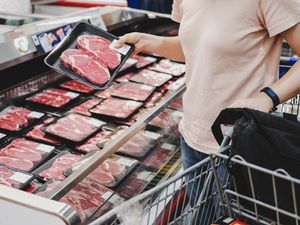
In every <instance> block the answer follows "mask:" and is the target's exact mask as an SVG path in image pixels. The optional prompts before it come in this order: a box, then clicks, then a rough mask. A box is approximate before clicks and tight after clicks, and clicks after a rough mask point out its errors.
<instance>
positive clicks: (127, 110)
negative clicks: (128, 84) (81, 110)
mask: <svg viewBox="0 0 300 225" xmlns="http://www.w3.org/2000/svg"><path fill="white" fill-rule="evenodd" d="M142 105H143V104H142V103H141V102H136V101H132V100H124V99H118V98H108V99H106V100H104V101H103V102H101V103H100V104H99V105H97V106H96V107H95V108H93V109H91V110H90V112H92V113H95V114H100V115H105V116H111V117H116V118H121V119H126V118H128V117H129V116H131V115H132V114H133V113H134V112H135V111H136V110H138V109H139V108H140V107H141V106H142Z"/></svg>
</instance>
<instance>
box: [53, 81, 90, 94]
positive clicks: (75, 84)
mask: <svg viewBox="0 0 300 225" xmlns="http://www.w3.org/2000/svg"><path fill="white" fill-rule="evenodd" d="M59 86H60V87H62V88H66V89H69V90H71V91H77V92H81V93H90V92H92V91H94V90H95V89H94V88H92V87H90V86H88V85H86V84H83V83H80V82H79V81H77V80H69V81H67V82H64V83H62V84H60V85H59Z"/></svg>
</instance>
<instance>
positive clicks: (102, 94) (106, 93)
mask: <svg viewBox="0 0 300 225" xmlns="http://www.w3.org/2000/svg"><path fill="white" fill-rule="evenodd" d="M117 86H118V84H117V83H111V84H110V86H109V87H108V88H107V89H105V90H103V91H99V92H97V93H96V94H95V96H97V97H99V98H102V99H107V98H109V97H111V93H112V92H113V90H114V89H115V88H116V87H117Z"/></svg>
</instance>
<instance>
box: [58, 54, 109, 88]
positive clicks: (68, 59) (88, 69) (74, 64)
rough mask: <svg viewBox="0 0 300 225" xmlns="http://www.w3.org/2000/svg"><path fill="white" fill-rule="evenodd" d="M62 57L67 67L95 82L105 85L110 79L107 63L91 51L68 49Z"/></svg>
mask: <svg viewBox="0 0 300 225" xmlns="http://www.w3.org/2000/svg"><path fill="white" fill-rule="evenodd" d="M60 59H61V61H62V63H63V65H64V66H65V67H67V68H68V69H70V70H72V71H73V72H75V73H76V74H78V75H79V76H81V77H83V78H84V79H86V80H88V81H90V82H91V83H93V84H97V85H103V84H105V83H107V81H109V79H110V73H109V70H108V68H107V65H106V64H105V63H103V62H102V61H99V60H98V59H96V58H95V57H93V56H92V55H91V54H90V52H87V51H83V50H78V49H67V50H65V51H64V52H63V53H62V54H61V56H60Z"/></svg>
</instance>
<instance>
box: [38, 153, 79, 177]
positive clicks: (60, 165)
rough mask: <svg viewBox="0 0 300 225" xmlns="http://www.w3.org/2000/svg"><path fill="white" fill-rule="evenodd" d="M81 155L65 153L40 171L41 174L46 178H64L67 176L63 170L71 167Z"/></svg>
mask: <svg viewBox="0 0 300 225" xmlns="http://www.w3.org/2000/svg"><path fill="white" fill-rule="evenodd" d="M80 157H81V156H80V155H74V154H64V155H62V156H60V157H58V158H56V159H54V162H53V163H52V165H51V166H50V167H49V168H48V169H45V170H44V171H42V172H40V173H39V175H40V176H41V177H43V178H45V179H53V178H55V179H58V180H64V179H66V176H65V175H64V174H63V171H64V170H66V169H68V168H70V167H71V166H72V165H73V164H74V163H77V162H78V161H79V159H80Z"/></svg>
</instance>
